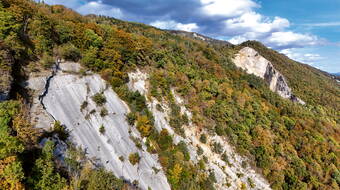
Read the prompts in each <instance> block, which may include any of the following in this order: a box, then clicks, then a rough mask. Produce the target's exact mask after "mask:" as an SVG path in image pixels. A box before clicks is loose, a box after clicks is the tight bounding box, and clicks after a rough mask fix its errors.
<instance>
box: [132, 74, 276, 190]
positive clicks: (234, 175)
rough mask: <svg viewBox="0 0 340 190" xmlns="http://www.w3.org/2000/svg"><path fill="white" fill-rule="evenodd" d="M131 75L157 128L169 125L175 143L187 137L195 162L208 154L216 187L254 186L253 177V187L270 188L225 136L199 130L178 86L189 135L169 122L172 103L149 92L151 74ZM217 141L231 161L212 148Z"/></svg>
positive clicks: (178, 98)
mask: <svg viewBox="0 0 340 190" xmlns="http://www.w3.org/2000/svg"><path fill="white" fill-rule="evenodd" d="M129 79H130V82H129V84H128V86H129V88H130V90H133V91H139V92H140V93H141V94H143V95H144V96H145V97H146V99H147V104H148V108H149V109H150V111H151V112H152V113H153V116H154V119H155V127H156V129H157V130H158V131H160V130H162V129H167V130H168V131H169V134H171V135H173V137H174V141H175V143H178V142H179V141H181V140H182V141H184V142H185V143H186V145H187V147H188V150H189V152H190V158H191V160H192V161H193V162H194V163H196V162H197V161H198V160H199V159H203V155H204V156H206V157H207V158H208V163H207V170H209V169H210V170H212V171H213V172H214V173H215V177H216V180H217V183H216V184H215V187H216V189H220V190H224V189H230V190H234V189H240V188H241V185H242V183H244V184H246V185H247V187H248V188H249V189H251V187H250V185H249V182H248V178H249V179H251V180H252V181H253V183H254V185H255V187H254V189H261V190H262V189H263V190H267V189H270V185H269V184H268V182H267V181H266V180H265V179H264V178H263V177H262V176H261V175H260V174H258V173H256V172H255V170H254V169H252V168H251V167H249V165H247V166H244V164H242V163H243V162H248V160H247V159H246V158H243V157H241V156H239V155H238V154H237V153H236V152H235V150H234V149H233V148H232V147H231V146H230V145H229V143H228V140H227V139H226V138H223V137H219V136H217V135H214V136H211V135H209V134H208V132H207V131H205V130H204V129H201V130H199V129H198V127H197V126H195V125H194V124H193V123H192V122H191V115H192V114H191V112H190V111H189V110H187V109H186V107H185V105H184V101H183V100H182V98H181V97H180V96H178V95H177V94H176V93H175V90H172V94H173V96H174V98H175V101H176V103H177V104H178V105H179V106H180V107H181V112H182V114H184V113H185V114H187V116H188V118H189V125H188V126H183V128H184V131H185V136H186V138H183V137H181V136H179V135H177V134H176V133H175V132H174V130H173V129H172V128H171V126H170V124H169V120H170V109H169V105H168V104H167V103H166V102H159V101H157V100H156V99H155V98H153V97H150V96H148V93H147V92H148V89H149V88H148V75H147V74H146V73H142V72H141V71H140V70H137V71H136V72H132V73H129ZM143 85H144V86H143ZM157 104H159V105H161V106H162V108H163V110H164V111H163V112H162V111H159V110H158V109H157V108H156V105H157ZM203 133H204V134H206V136H207V143H201V142H200V140H199V139H200V136H201V134H203ZM215 142H216V143H220V144H221V145H222V147H223V152H224V153H225V154H226V155H227V157H228V161H229V163H230V165H228V163H226V162H225V161H223V160H222V157H221V154H218V153H215V152H213V151H212V150H213V149H212V144H213V143H215ZM198 146H199V147H201V148H202V149H203V150H204V153H203V155H202V156H199V155H198V154H197V147H198ZM242 165H243V166H242ZM240 174H241V175H240Z"/></svg>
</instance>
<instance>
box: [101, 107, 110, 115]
mask: <svg viewBox="0 0 340 190" xmlns="http://www.w3.org/2000/svg"><path fill="white" fill-rule="evenodd" d="M108 114H109V112H108V111H107V109H106V108H102V109H101V110H100V116H101V117H105V116H107V115H108Z"/></svg>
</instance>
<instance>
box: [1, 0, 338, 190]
mask: <svg viewBox="0 0 340 190" xmlns="http://www.w3.org/2000/svg"><path fill="white" fill-rule="evenodd" d="M244 46H249V47H253V48H254V49H256V50H257V51H258V52H259V53H260V54H261V55H262V56H264V57H265V58H266V59H268V60H269V61H271V62H272V63H273V65H274V66H275V67H276V68H277V69H278V70H279V71H280V72H281V73H282V74H283V75H284V76H286V78H287V80H288V83H289V85H290V86H291V88H292V90H293V92H294V93H296V94H297V95H298V96H299V97H301V98H302V99H303V100H304V101H306V103H307V105H305V106H304V105H300V104H296V103H293V102H291V101H289V100H285V99H282V98H281V97H280V96H278V95H277V94H275V93H274V92H271V91H270V90H269V88H268V87H267V85H266V84H265V82H264V81H263V80H262V79H260V78H258V77H256V76H254V75H248V74H246V73H245V72H244V71H242V70H240V69H238V68H237V67H236V66H235V65H234V64H233V63H232V58H233V56H234V55H235V53H237V51H238V50H239V49H240V48H241V47H244ZM57 57H62V58H63V59H65V60H72V61H76V62H80V63H81V64H82V65H83V66H84V67H86V68H88V69H89V70H92V71H94V72H97V73H99V74H100V75H101V76H102V78H103V79H105V80H106V81H107V82H108V84H110V85H111V86H112V87H113V89H114V90H115V91H116V92H117V94H118V95H119V96H120V97H121V98H122V99H123V100H124V101H126V102H127V103H128V105H129V107H130V108H131V111H132V112H131V113H130V114H129V115H127V120H128V122H129V123H130V124H131V125H134V124H136V127H137V129H138V130H139V131H140V133H141V135H142V136H143V137H145V138H146V139H147V142H148V144H149V145H150V144H152V145H153V146H149V147H148V151H150V152H152V153H154V154H158V155H159V159H160V163H161V165H162V167H163V169H164V171H165V173H166V176H167V178H168V181H169V183H170V184H171V187H172V189H178V190H184V189H202V190H206V189H214V186H213V184H214V182H215V179H214V176H212V175H207V173H206V172H204V168H205V161H204V160H201V161H200V162H199V163H198V164H194V163H192V162H191V161H190V156H189V154H188V150H187V149H186V147H185V145H183V144H181V143H179V144H177V145H175V144H174V143H173V140H172V137H171V136H170V135H169V134H168V133H167V131H166V130H164V131H162V132H160V133H158V132H157V131H156V130H155V129H154V127H153V125H154V123H153V118H152V114H151V113H150V111H149V110H148V108H147V106H146V103H145V98H144V97H142V96H141V95H140V94H139V93H136V92H130V91H129V90H128V88H127V86H126V83H127V82H128V75H127V73H128V72H129V71H132V70H134V69H136V68H137V67H138V68H140V69H143V70H145V71H147V72H148V73H151V74H150V86H151V89H150V94H149V96H152V97H155V98H157V99H159V100H160V101H166V102H168V103H169V105H171V120H170V124H171V127H173V128H174V130H175V131H176V133H178V134H179V135H182V136H184V134H183V126H184V125H185V124H186V123H187V122H188V119H187V117H186V116H185V115H181V114H180V111H179V108H178V106H176V105H175V104H174V97H173V94H172V92H171V89H175V90H176V92H177V93H178V94H180V95H181V96H182V97H183V99H185V103H186V107H187V108H188V109H189V110H190V111H191V112H192V113H193V122H194V123H195V124H196V125H197V126H198V127H199V128H204V129H206V130H208V131H209V133H212V134H217V135H219V136H225V137H228V139H229V141H230V142H231V143H232V144H233V145H234V146H235V147H236V149H237V151H238V152H239V153H240V154H242V155H244V156H247V157H249V158H250V159H251V160H252V165H253V167H256V168H259V170H260V172H261V173H262V174H263V175H264V176H265V177H266V179H267V180H268V181H269V182H270V184H271V187H272V188H273V189H278V190H292V189H296V190H302V189H325V190H328V189H339V186H340V171H339V164H340V162H339V153H340V152H339V142H340V139H339V137H340V136H339V134H340V128H339V127H340V126H339V122H340V96H339V94H340V87H339V85H338V84H337V83H336V82H335V81H334V80H332V79H330V78H329V76H327V75H325V74H323V73H322V72H320V71H319V70H317V69H314V68H311V67H309V66H307V65H304V64H301V63H297V62H295V61H293V60H290V59H289V58H287V57H285V56H284V55H281V54H279V53H277V52H275V51H274V50H271V49H268V48H266V47H265V46H263V45H262V44H260V43H258V42H253V41H249V42H245V43H243V44H241V45H240V46H229V45H228V46H226V45H223V44H213V43H206V42H204V41H200V40H196V39H192V38H189V37H183V36H178V35H174V34H171V33H169V32H168V31H162V30H159V29H156V28H153V27H150V26H147V25H144V24H139V23H131V22H125V21H120V20H117V19H114V18H108V17H103V16H94V15H88V16H81V15H79V14H78V13H76V12H74V11H72V10H70V9H68V8H65V7H63V6H59V5H55V6H49V5H46V4H43V3H36V2H34V1H30V0H1V1H0V71H1V72H0V73H10V74H11V75H12V77H13V78H14V84H13V86H14V88H13V90H12V91H13V92H11V100H8V101H4V102H1V103H0V189H51V190H56V189H124V188H126V189H127V188H128V186H129V184H126V183H125V182H124V181H123V180H121V179H118V178H117V177H116V176H114V175H113V174H112V173H110V172H109V171H105V170H104V169H103V168H100V167H92V166H90V163H89V161H88V160H87V158H86V157H85V155H84V153H83V151H82V150H79V149H78V148H77V147H74V146H73V145H72V144H69V145H68V146H69V150H68V157H67V158H66V163H67V167H64V166H63V167H62V166H61V165H60V163H58V162H55V160H54V158H53V157H54V155H53V149H54V143H53V142H52V141H48V142H45V143H44V146H43V147H41V140H42V139H43V138H44V137H52V136H54V135H58V136H59V137H60V138H61V139H63V138H64V139H67V131H66V130H65V129H64V128H63V126H60V124H58V123H56V124H55V126H54V130H53V131H48V132H46V131H41V130H39V129H36V128H34V126H32V125H31V124H30V123H29V122H28V121H29V119H28V117H29V111H28V110H29V108H28V105H29V102H30V98H29V97H28V96H27V93H28V92H25V91H24V90H23V89H21V88H20V87H19V85H17V84H18V83H20V82H21V81H22V80H24V79H25V78H27V75H28V73H29V72H39V71H42V70H46V69H49V68H51V66H52V65H53V63H54V60H55V59H56V58H57ZM4 75H5V74H4ZM4 75H3V76H0V77H1V78H0V79H1V81H0V83H1V84H0V86H5V85H7V84H8V82H7V81H6V80H10V78H11V77H4ZM98 99H99V100H98V101H100V97H98ZM204 139H205V137H204V134H202V137H201V141H202V142H204ZM219 146H223V145H216V152H219V150H218V147H219ZM221 154H222V153H221ZM129 159H130V162H131V163H133V162H138V159H139V158H138V155H131V157H130V158H129ZM227 161H228V158H226V162H227Z"/></svg>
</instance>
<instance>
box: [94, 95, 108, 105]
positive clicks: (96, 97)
mask: <svg viewBox="0 0 340 190" xmlns="http://www.w3.org/2000/svg"><path fill="white" fill-rule="evenodd" d="M92 100H93V101H94V102H95V103H96V104H97V105H98V106H102V105H104V104H105V103H106V98H105V96H104V94H103V93H97V94H95V95H93V96H92Z"/></svg>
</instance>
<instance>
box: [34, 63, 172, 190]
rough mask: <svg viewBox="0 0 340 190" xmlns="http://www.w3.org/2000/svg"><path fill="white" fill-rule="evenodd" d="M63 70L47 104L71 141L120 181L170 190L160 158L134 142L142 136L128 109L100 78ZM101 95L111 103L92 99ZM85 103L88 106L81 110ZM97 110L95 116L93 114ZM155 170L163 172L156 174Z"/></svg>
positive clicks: (73, 68)
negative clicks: (103, 111)
mask: <svg viewBox="0 0 340 190" xmlns="http://www.w3.org/2000/svg"><path fill="white" fill-rule="evenodd" d="M60 67H61V70H59V71H58V73H57V74H56V75H55V76H54V77H53V78H52V79H51V81H50V86H49V88H48V93H47V94H46V96H45V97H44V99H43V104H44V105H45V107H46V111H47V112H48V113H49V114H51V115H52V116H53V117H54V118H55V119H56V120H58V121H60V122H61V123H62V124H63V125H65V126H66V127H67V129H68V130H69V131H70V138H71V141H72V142H74V143H75V144H76V145H78V146H81V147H83V148H84V149H85V151H86V153H87V154H88V156H89V157H91V158H96V159H97V162H98V163H99V164H102V165H103V166H104V167H105V168H106V169H109V170H111V171H113V173H114V174H115V175H116V176H117V177H121V178H124V179H125V180H128V181H130V182H131V183H132V182H133V181H134V180H137V181H138V183H139V185H138V186H139V187H140V188H141V189H143V190H147V189H148V188H149V187H150V188H151V189H153V190H169V189H170V186H169V184H168V182H167V178H166V176H165V175H164V172H163V171H162V170H161V166H160V164H159V163H158V156H157V155H154V154H153V155H152V154H150V153H148V152H147V151H145V150H146V147H145V145H144V144H143V143H142V145H143V148H142V149H138V148H137V147H136V145H135V143H134V142H133V140H132V139H131V137H134V138H140V135H139V133H138V132H137V131H136V129H134V128H131V127H130V126H129V125H128V123H127V122H126V114H127V113H128V112H129V108H128V106H127V105H126V104H125V103H124V102H123V101H122V100H121V99H120V98H119V97H118V96H117V94H116V93H115V92H114V91H113V90H112V89H111V88H110V87H108V86H107V84H106V83H105V81H104V80H103V79H101V77H100V76H99V75H97V74H90V75H87V76H81V75H78V74H75V72H77V71H79V68H80V66H79V65H78V64H76V63H62V64H61V65H60ZM32 80H34V79H32ZM99 92H102V93H103V94H104V96H105V97H106V100H107V102H106V103H105V104H104V105H103V106H102V107H100V106H97V105H96V104H95V102H93V100H92V99H91V97H92V96H93V95H94V94H96V93H99ZM84 101H87V102H88V105H87V107H86V108H85V109H83V110H81V109H80V107H81V105H82V104H83V102H84ZM103 108H105V109H107V111H108V115H107V116H105V117H102V116H100V111H101V109H103ZM93 110H95V113H92V114H91V113H90V112H91V111H92V112H93ZM101 125H103V126H104V127H105V133H104V134H101V133H100V132H99V128H100V126H101ZM135 152H138V153H139V155H140V156H141V160H140V162H139V164H136V165H135V166H133V165H132V164H131V163H130V162H129V160H128V158H129V155H130V154H131V153H135ZM120 157H123V158H124V161H122V160H121V159H120ZM153 167H154V168H157V169H160V171H159V172H157V173H156V172H155V171H154V169H153Z"/></svg>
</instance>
